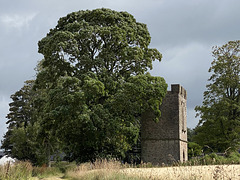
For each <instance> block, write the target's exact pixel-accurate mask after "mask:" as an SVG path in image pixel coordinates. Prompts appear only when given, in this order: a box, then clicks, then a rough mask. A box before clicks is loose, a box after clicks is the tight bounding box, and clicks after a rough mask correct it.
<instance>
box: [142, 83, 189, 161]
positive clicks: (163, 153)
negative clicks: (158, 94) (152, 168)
mask: <svg viewBox="0 0 240 180" xmlns="http://www.w3.org/2000/svg"><path fill="white" fill-rule="evenodd" d="M186 97H187V93H186V90H185V89H184V88H183V87H181V86H180V85H178V84H176V85H171V91H168V92H167V95H166V97H165V98H164V100H163V103H162V105H161V107H160V109H161V112H162V115H161V118H160V119H159V122H157V123H156V122H154V121H153V120H152V119H153V114H152V113H151V112H148V113H146V114H145V115H143V116H142V121H141V159H142V161H143V162H151V163H153V164H162V163H165V164H166V163H171V162H172V161H179V160H180V161H186V160H187V120H186V114H187V113H186V101H187V98H186Z"/></svg>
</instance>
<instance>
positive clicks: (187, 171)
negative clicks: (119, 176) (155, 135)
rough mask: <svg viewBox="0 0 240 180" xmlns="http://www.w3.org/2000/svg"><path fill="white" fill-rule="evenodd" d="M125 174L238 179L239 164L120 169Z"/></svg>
mask: <svg viewBox="0 0 240 180" xmlns="http://www.w3.org/2000/svg"><path fill="white" fill-rule="evenodd" d="M120 171H121V172H122V173H124V174H126V175H127V176H131V177H137V178H139V179H141V178H144V179H145V178H146V179H164V180H176V179H177V180H178V179H179V180H182V179H190V180H195V179H196V180H198V179H202V180H220V179H222V180H225V179H226V180H238V179H240V165H208V166H176V167H161V168H125V169H121V170H120Z"/></svg>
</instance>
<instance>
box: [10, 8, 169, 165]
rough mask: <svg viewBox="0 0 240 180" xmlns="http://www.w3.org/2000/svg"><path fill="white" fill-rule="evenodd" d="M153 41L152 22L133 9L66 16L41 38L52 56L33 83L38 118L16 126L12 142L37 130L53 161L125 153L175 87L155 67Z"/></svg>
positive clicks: (34, 112) (39, 141)
mask: <svg viewBox="0 0 240 180" xmlns="http://www.w3.org/2000/svg"><path fill="white" fill-rule="evenodd" d="M150 40H151V37H150V34H149V32H148V30H147V26H146V25H145V24H142V23H138V22H136V20H135V18H134V17H133V16H132V15H130V14H129V13H127V12H117V11H113V10H110V9H96V10H92V11H89V10H87V11H78V12H73V13H70V14H68V15H67V16H66V17H62V18H60V19H59V21H58V24H57V26H56V27H55V28H54V29H51V30H50V32H49V33H48V34H47V35H46V37H44V38H43V39H42V40H40V41H39V43H38V45H39V53H41V54H42V55H43V56H44V58H43V60H42V61H41V62H40V63H39V65H38V67H37V77H36V80H35V83H34V86H33V88H32V91H33V94H34V96H32V97H33V99H32V101H31V102H32V103H31V109H32V111H31V116H30V118H31V124H29V125H28V126H27V127H22V126H21V127H20V128H17V129H14V133H13V134H12V142H13V141H15V142H16V141H17V139H19V137H21V139H22V140H21V142H24V141H25V140H29V139H28V138H27V136H26V135H27V134H31V133H33V132H34V130H36V129H37V131H36V133H35V134H34V135H31V137H32V139H34V138H36V139H37V141H36V142H37V143H36V144H33V146H32V151H36V152H38V157H42V159H43V160H45V161H47V159H49V157H50V155H51V154H56V153H58V152H62V151H63V152H64V153H65V154H66V155H67V157H68V158H69V160H77V161H79V162H83V161H88V160H94V159H96V158H98V157H120V158H122V157H124V156H125V153H126V152H127V151H128V150H130V149H131V148H132V147H133V146H134V144H135V143H136V142H137V140H138V138H139V129H140V119H141V115H142V114H143V113H144V112H146V111H149V110H151V111H153V112H154V114H155V117H154V119H153V120H157V118H158V117H160V115H161V112H160V110H159V106H160V104H161V103H162V98H163V97H164V96H165V94H166V91H167V84H166V82H165V80H164V79H163V78H161V77H153V76H151V75H150V74H149V73H147V70H148V69H152V61H154V60H159V61H160V60H161V54H160V53H159V52H158V50H156V49H151V48H149V47H148V46H149V44H150ZM18 135H19V136H18ZM30 142H33V141H30ZM38 145H41V146H38ZM16 147H22V145H21V144H18V146H16ZM34 148H35V149H34ZM36 148H38V149H40V150H41V151H42V153H41V152H39V151H37V150H36ZM21 155H22V154H21Z"/></svg>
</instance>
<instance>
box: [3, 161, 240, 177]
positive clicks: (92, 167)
mask: <svg viewBox="0 0 240 180" xmlns="http://www.w3.org/2000/svg"><path fill="white" fill-rule="evenodd" d="M129 166H130V165H122V164H121V163H120V162H119V161H116V160H110V161H107V160H97V161H96V162H95V163H83V164H80V165H79V166H77V165H76V164H74V163H66V162H65V163H59V164H55V166H54V167H52V168H48V167H46V166H42V167H33V166H32V165H31V163H29V162H18V163H16V164H14V165H12V166H9V165H8V164H6V165H5V166H0V179H1V180H15V179H16V180H25V179H26V180H40V179H41V180H60V179H66V180H67V179H68V180H78V179H79V180H80V179H81V180H82V179H83V180H101V179H103V180H115V179H118V180H147V179H156V180H161V179H163V180H186V179H189V180H198V179H202V180H211V179H212V180H221V179H226V180H234V179H235V180H238V179H240V165H203V166H171V167H151V168H146V166H147V165H146V164H145V165H144V164H143V165H141V167H140V168H139V167H138V168H137V167H129ZM143 167H145V168H143ZM147 167H149V166H147Z"/></svg>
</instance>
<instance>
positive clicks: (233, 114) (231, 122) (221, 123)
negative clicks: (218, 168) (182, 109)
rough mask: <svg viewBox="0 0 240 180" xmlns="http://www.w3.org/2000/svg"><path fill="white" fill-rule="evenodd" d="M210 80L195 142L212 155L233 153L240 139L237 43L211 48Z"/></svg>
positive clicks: (239, 47)
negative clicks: (206, 148)
mask: <svg viewBox="0 0 240 180" xmlns="http://www.w3.org/2000/svg"><path fill="white" fill-rule="evenodd" d="M213 57H214V60H213V62H212V67H211V68H210V69H209V72H210V73H211V77H210V79H209V81H210V83H209V84H208V85H207V90H206V91H205V93H204V101H203V105H202V106H197V107H196V110H197V112H198V115H199V116H200V118H201V120H200V122H199V124H198V127H197V128H196V129H195V130H196V136H195V137H194V141H196V142H197V143H198V144H200V145H201V146H207V147H209V148H211V149H212V150H213V151H215V152H225V151H226V150H229V149H230V150H236V149H238V148H239V142H240V141H239V140H240V41H230V42H228V43H227V44H225V45H223V46H221V47H214V49H213Z"/></svg>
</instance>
